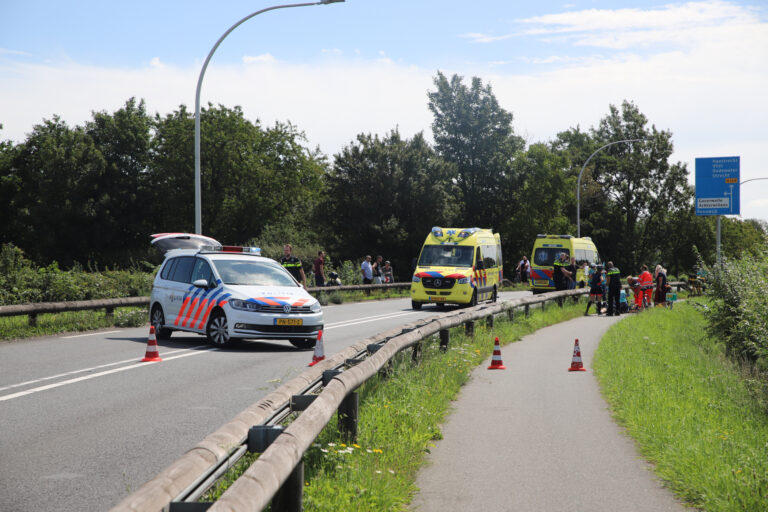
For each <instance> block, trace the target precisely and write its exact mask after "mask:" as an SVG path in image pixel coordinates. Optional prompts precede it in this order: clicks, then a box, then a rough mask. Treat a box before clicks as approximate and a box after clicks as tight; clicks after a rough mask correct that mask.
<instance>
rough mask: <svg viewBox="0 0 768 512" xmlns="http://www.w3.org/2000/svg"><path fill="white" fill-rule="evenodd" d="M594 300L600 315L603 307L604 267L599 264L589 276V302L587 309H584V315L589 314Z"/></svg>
mask: <svg viewBox="0 0 768 512" xmlns="http://www.w3.org/2000/svg"><path fill="white" fill-rule="evenodd" d="M593 302H594V303H595V307H596V308H597V314H598V316H599V315H600V312H601V311H602V309H603V269H602V267H599V266H598V267H597V268H595V269H592V273H591V275H590V276H589V302H587V310H586V311H584V316H587V315H589V306H591V305H592V303H593Z"/></svg>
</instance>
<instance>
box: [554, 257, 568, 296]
mask: <svg viewBox="0 0 768 512" xmlns="http://www.w3.org/2000/svg"><path fill="white" fill-rule="evenodd" d="M568 265H569V263H568V255H567V254H565V253H564V252H561V253H560V254H559V256H558V257H557V258H556V259H555V261H554V263H552V266H553V267H554V271H553V272H552V280H553V281H554V282H555V290H557V291H560V290H565V289H566V288H567V287H568V278H569V277H570V276H571V275H572V274H571V272H570V271H569V270H568Z"/></svg>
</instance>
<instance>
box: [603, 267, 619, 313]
mask: <svg viewBox="0 0 768 512" xmlns="http://www.w3.org/2000/svg"><path fill="white" fill-rule="evenodd" d="M605 268H606V272H605V277H606V278H607V279H608V316H613V315H616V316H619V315H620V314H621V309H620V307H621V306H620V304H619V301H620V300H621V271H620V270H619V267H614V266H613V262H612V261H609V262H608V263H606V264H605Z"/></svg>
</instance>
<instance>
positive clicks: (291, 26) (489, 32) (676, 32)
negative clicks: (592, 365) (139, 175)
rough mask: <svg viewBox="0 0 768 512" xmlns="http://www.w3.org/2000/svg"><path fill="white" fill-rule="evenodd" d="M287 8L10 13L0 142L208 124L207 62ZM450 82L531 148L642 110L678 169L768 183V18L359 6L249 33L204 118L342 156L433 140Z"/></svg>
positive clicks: (215, 68)
mask: <svg viewBox="0 0 768 512" xmlns="http://www.w3.org/2000/svg"><path fill="white" fill-rule="evenodd" d="M274 5H280V2H274V0H270V1H266V0H253V1H250V2H246V1H241V0H223V1H220V2H215V3H214V2H202V1H199V0H185V1H177V0H160V1H152V2H149V1H145V0H132V1H131V2H127V1H121V0H113V1H110V2H104V1H103V0H100V1H91V0H74V1H71V2H60V1H53V0H25V1H24V2H21V1H18V0H0V124H2V125H3V128H2V130H0V139H3V140H12V141H14V142H21V141H23V140H24V139H25V138H26V134H27V133H29V132H30V131H32V129H33V127H34V126H35V125H36V124H39V123H41V122H42V121H43V120H44V119H50V118H52V117H53V116H54V115H58V116H60V117H61V118H62V119H63V120H64V121H66V122H67V123H68V124H70V125H71V126H74V125H82V124H83V123H84V122H85V121H87V120H89V119H91V117H92V112H94V111H107V112H113V111H115V110H117V109H119V108H120V107H121V106H122V105H123V104H124V103H125V102H126V100H128V99H129V98H131V97H136V98H141V99H144V100H145V101H146V105H147V110H148V111H149V112H150V113H151V114H154V113H156V112H157V113H160V114H161V115H165V114H168V113H171V112H173V111H174V110H176V109H177V108H178V107H179V106H180V105H182V104H183V105H186V106H187V107H188V108H189V109H190V110H192V111H194V104H195V90H196V87H197V80H198V76H199V74H200V70H201V68H202V65H203V62H204V61H205V58H206V56H207V55H208V53H209V52H210V51H211V49H212V48H213V46H214V44H215V43H216V42H217V41H218V39H219V38H220V37H221V36H222V35H223V34H224V33H225V32H226V31H227V30H228V29H229V28H230V27H231V26H233V25H234V24H235V23H237V22H238V21H239V20H241V19H243V18H245V17H246V16H248V15H250V14H251V13H254V12H256V11H258V10H261V9H265V8H268V7H272V6H274ZM438 71H441V72H443V73H444V74H446V75H448V76H450V75H453V74H458V75H460V76H463V77H465V79H466V82H467V83H468V82H469V80H470V79H471V77H473V76H477V77H480V78H481V79H482V80H483V82H484V83H488V84H490V85H491V87H492V89H493V92H494V94H495V95H496V97H497V99H498V100H499V103H500V104H501V106H502V107H503V108H505V109H506V110H508V111H510V112H512V113H513V114H514V122H513V126H514V129H515V132H516V133H517V134H518V135H521V136H523V137H524V138H525V140H526V141H527V143H529V144H532V143H537V142H547V141H550V140H552V139H553V138H554V137H555V136H556V135H557V133H559V132H561V131H564V130H567V129H569V128H572V127H576V126H580V127H581V128H582V129H583V130H588V129H589V128H591V127H594V126H597V124H598V123H599V121H600V119H601V118H603V117H605V116H606V115H607V114H608V111H609V106H610V105H617V106H618V105H620V104H621V103H622V101H624V100H629V101H632V102H634V103H635V105H637V106H638V108H639V109H640V111H641V112H642V113H643V114H645V115H646V116H647V117H648V120H649V125H654V126H655V127H656V128H657V129H659V130H669V131H671V132H672V134H673V143H674V147H675V152H674V154H673V155H672V159H671V161H672V163H674V162H678V161H680V162H683V163H685V164H687V166H688V170H689V181H690V182H691V183H692V184H693V183H694V176H695V159H696V158H703V157H725V156H739V157H741V158H740V162H741V181H742V182H743V181H746V180H748V179H755V178H768V165H766V162H767V161H768V129H766V126H765V123H766V120H768V101H766V95H767V94H768V1H766V0H743V1H739V0H732V1H730V0H703V1H692V2H666V3H665V2H654V1H640V0H635V1H630V0H612V1H603V0H581V1H570V2H549V1H540V2H530V1H525V2H523V1H517V0H475V1H474V2H467V1H466V0H465V1H462V2H459V1H455V0H346V2H343V3H333V4H329V5H312V6H303V7H296V8H286V9H279V10H273V11H269V12H265V13H262V14H259V15H257V16H255V17H253V18H251V19H249V20H247V21H245V22H244V23H243V24H242V25H240V26H238V27H237V28H236V29H235V30H233V31H232V32H231V33H230V34H229V35H228V36H227V37H226V38H225V39H224V40H223V41H222V43H221V45H220V46H219V47H218V49H217V50H216V52H215V54H214V55H213V57H212V59H211V61H210V64H209V66H208V68H207V71H206V73H205V77H204V80H203V84H202V90H201V102H202V104H203V105H205V104H207V103H209V102H210V103H212V104H214V105H216V104H222V105H225V106H227V107H230V108H231V107H234V106H240V107H242V109H243V112H244V113H245V115H246V117H247V118H249V119H251V120H254V121H255V120H256V119H259V120H261V122H262V123H264V124H266V125H271V124H273V123H274V122H275V121H281V122H285V121H290V122H292V123H293V124H295V125H296V126H297V127H298V128H299V129H300V130H303V131H304V132H305V133H306V136H307V139H308V142H307V145H308V146H309V147H312V148H314V147H319V148H320V149H321V150H322V151H323V152H324V153H325V154H327V155H329V156H332V155H334V154H336V153H338V152H339V151H340V150H341V149H342V148H343V147H344V146H346V145H349V144H350V143H352V142H354V140H355V137H356V136H357V135H358V134H360V133H371V134H378V135H385V134H386V133H388V132H389V131H391V130H393V129H398V130H399V131H400V133H401V135H402V136H404V137H411V136H413V135H414V134H416V133H418V132H424V133H425V135H426V136H427V138H428V139H430V140H431V123H432V114H431V113H430V112H429V109H428V106H427V93H428V92H429V91H431V90H434V88H435V87H434V84H433V79H434V77H435V75H436V73H437V72H438ZM741 218H744V219H746V218H759V219H763V220H766V221H768V180H758V181H752V182H750V183H745V184H744V185H743V186H742V187H741Z"/></svg>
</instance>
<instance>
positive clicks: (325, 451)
mask: <svg viewBox="0 0 768 512" xmlns="http://www.w3.org/2000/svg"><path fill="white" fill-rule="evenodd" d="M320 451H321V452H323V453H328V450H326V449H325V448H320Z"/></svg>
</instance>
